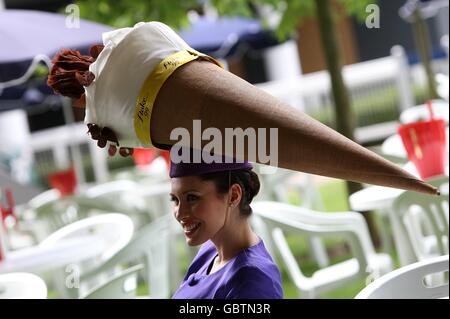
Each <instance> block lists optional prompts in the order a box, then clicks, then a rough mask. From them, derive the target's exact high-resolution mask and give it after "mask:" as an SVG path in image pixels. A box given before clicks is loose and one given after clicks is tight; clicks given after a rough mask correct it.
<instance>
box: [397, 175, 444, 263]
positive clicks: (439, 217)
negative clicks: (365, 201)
mask: <svg viewBox="0 0 450 319" xmlns="http://www.w3.org/2000/svg"><path fill="white" fill-rule="evenodd" d="M428 182H429V183H430V184H432V185H434V186H436V187H440V186H441V187H447V191H446V192H447V194H445V189H441V192H442V194H441V195H440V196H430V195H426V194H419V193H416V192H411V191H407V192H404V193H402V194H401V195H400V196H399V197H397V198H396V199H395V200H394V202H393V212H394V214H393V215H394V216H393V217H394V218H396V219H397V220H398V221H399V223H398V224H399V230H400V231H401V232H403V234H401V235H402V236H404V237H406V238H408V239H409V240H408V241H405V243H404V244H403V245H405V246H408V247H399V249H402V250H412V251H413V252H414V254H415V258H416V260H415V261H417V260H424V259H427V258H429V257H433V256H436V255H444V254H448V244H447V241H448V235H449V217H448V215H449V198H448V176H442V177H438V178H434V179H431V180H429V181H428ZM445 185H447V186H445ZM427 236H434V237H435V243H436V248H435V249H433V253H431V252H430V249H429V248H428V249H427V248H426V247H425V244H426V237H427Z"/></svg>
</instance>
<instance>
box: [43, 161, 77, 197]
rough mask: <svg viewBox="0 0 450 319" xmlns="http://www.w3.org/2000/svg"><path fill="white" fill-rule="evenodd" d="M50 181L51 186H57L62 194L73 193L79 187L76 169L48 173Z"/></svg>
mask: <svg viewBox="0 0 450 319" xmlns="http://www.w3.org/2000/svg"><path fill="white" fill-rule="evenodd" d="M48 182H49V184H50V186H51V187H53V188H56V189H57V190H59V192H60V193H61V196H66V195H72V194H73V193H75V188H76V187H77V177H76V175H75V170H74V169H73V168H70V169H68V170H64V171H59V172H55V173H51V174H49V175H48Z"/></svg>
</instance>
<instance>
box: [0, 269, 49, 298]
mask: <svg viewBox="0 0 450 319" xmlns="http://www.w3.org/2000/svg"><path fill="white" fill-rule="evenodd" d="M46 298H47V285H46V284H45V282H44V280H42V279H41V278H40V277H38V276H36V275H34V274H30V273H19V272H18V273H9V274H2V275H0V299H46Z"/></svg>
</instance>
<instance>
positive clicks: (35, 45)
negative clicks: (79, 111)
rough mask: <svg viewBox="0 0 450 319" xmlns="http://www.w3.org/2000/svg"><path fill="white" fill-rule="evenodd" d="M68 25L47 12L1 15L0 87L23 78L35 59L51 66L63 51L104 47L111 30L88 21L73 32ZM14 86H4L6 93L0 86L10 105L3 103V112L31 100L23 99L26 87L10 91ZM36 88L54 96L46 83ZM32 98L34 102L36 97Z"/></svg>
mask: <svg viewBox="0 0 450 319" xmlns="http://www.w3.org/2000/svg"><path fill="white" fill-rule="evenodd" d="M66 21H67V17H66V16H64V15H61V14H57V13H50V12H44V11H33V10H2V11H0V45H1V49H0V83H2V82H7V81H11V80H13V79H17V78H20V77H22V76H24V74H26V72H27V70H29V68H30V65H32V61H33V60H35V58H36V57H39V56H40V57H42V58H40V59H41V60H43V61H47V63H48V62H49V60H50V59H51V57H52V56H54V55H55V53H56V52H57V51H59V50H60V49H61V48H71V49H78V50H80V51H82V52H87V50H88V49H89V47H90V46H91V45H93V44H98V43H102V33H103V32H107V31H111V30H112V28H111V27H109V26H105V25H101V24H98V23H94V22H90V21H86V20H80V23H79V27H78V28H71V27H70V25H68V24H67V22H66ZM25 78H27V76H25ZM16 82H17V81H16ZM18 82H21V81H18ZM11 84H12V83H11V82H10V83H9V84H7V85H6V86H5V85H3V87H6V88H4V89H3V92H2V89H1V88H2V85H1V84H0V100H8V101H10V102H8V105H5V103H2V104H3V105H0V110H1V109H3V110H4V109H10V108H15V107H24V106H26V104H28V103H27V101H25V105H24V103H23V102H24V101H21V100H19V99H21V98H22V97H25V98H26V100H28V97H27V95H24V92H25V90H26V89H27V87H26V85H21V84H19V83H18V84H16V83H13V84H14V86H12V87H11ZM37 86H38V88H39V90H40V91H41V92H42V93H44V94H46V95H47V94H50V93H51V90H50V89H49V88H48V87H47V86H46V85H45V83H38V84H37ZM35 93H36V92H35ZM32 96H33V99H32V100H35V97H36V96H37V94H34V95H32ZM11 101H14V103H13V102H11Z"/></svg>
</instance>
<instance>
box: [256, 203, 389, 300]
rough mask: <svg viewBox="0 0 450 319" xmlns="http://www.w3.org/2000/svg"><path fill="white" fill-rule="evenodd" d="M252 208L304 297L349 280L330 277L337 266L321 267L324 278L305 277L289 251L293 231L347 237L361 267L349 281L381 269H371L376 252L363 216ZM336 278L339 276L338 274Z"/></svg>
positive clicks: (276, 205)
mask: <svg viewBox="0 0 450 319" xmlns="http://www.w3.org/2000/svg"><path fill="white" fill-rule="evenodd" d="M252 208H253V211H254V214H255V215H256V216H257V217H259V218H261V219H262V220H263V221H264V223H265V224H266V225H267V231H266V234H267V233H268V234H269V236H268V237H270V238H271V243H270V246H273V247H276V249H277V251H278V253H279V254H280V257H281V259H282V261H283V263H284V264H285V266H286V268H287V272H288V274H289V276H290V277H291V279H292V280H293V282H294V283H295V285H296V286H297V288H299V290H300V291H301V292H302V293H305V295H308V296H313V292H314V291H316V292H319V291H325V290H326V289H330V290H331V288H330V287H336V286H337V285H339V284H341V283H343V282H344V281H345V280H347V279H342V278H336V279H333V278H331V277H332V276H329V274H330V271H331V272H333V271H334V270H332V268H333V267H334V265H333V266H330V267H326V268H322V269H321V273H322V274H323V275H322V274H321V275H320V276H319V272H316V273H315V274H314V275H313V276H312V277H311V278H309V277H306V276H305V275H304V274H303V273H302V271H301V269H300V267H299V265H298V262H297V260H296V258H295V256H294V255H293V253H292V251H291V250H290V247H289V245H288V242H287V240H286V237H285V234H284V233H285V232H292V233H295V234H298V235H304V236H306V237H308V236H312V237H327V236H341V237H344V238H346V239H347V241H348V243H349V244H350V246H351V249H352V252H353V255H354V256H355V257H356V261H357V266H358V267H357V268H356V269H355V272H354V273H353V274H350V275H349V277H347V278H355V277H361V276H367V271H368V270H369V271H378V270H379V269H372V268H370V267H372V266H373V265H372V264H371V263H370V260H371V259H372V257H373V256H374V255H375V251H374V247H373V244H372V242H371V239H370V236H369V232H368V229H367V225H366V224H365V222H364V219H363V217H362V216H361V215H359V214H357V213H353V212H344V213H322V212H315V211H312V210H309V209H306V208H303V207H298V206H293V205H289V204H284V203H277V202H255V203H253V204H252ZM266 236H267V235H266ZM263 239H264V238H263ZM390 267H391V265H390V260H389V265H387V266H386V268H389V270H390V269H391V268H390ZM334 268H335V267H334ZM325 269H328V271H327V273H328V275H325V272H323V270H325ZM386 270H387V269H386ZM319 277H321V278H319ZM336 277H340V276H339V275H337V276H336ZM341 279H342V280H341ZM349 280H350V279H349Z"/></svg>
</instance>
